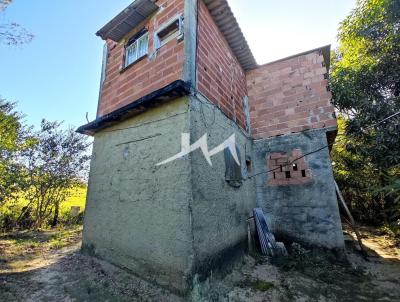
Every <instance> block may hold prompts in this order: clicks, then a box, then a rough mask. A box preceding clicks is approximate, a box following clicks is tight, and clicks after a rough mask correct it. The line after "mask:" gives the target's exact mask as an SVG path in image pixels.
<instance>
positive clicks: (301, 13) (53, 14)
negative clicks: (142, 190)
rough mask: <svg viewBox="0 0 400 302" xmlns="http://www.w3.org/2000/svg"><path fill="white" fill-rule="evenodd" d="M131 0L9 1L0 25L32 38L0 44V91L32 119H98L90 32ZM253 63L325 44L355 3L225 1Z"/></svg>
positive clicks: (97, 51) (97, 64) (97, 52)
mask: <svg viewBox="0 0 400 302" xmlns="http://www.w3.org/2000/svg"><path fill="white" fill-rule="evenodd" d="M131 2H132V0H113V1H99V0H84V1H82V0H57V1H54V0H34V1H31V0H14V3H13V4H12V5H10V7H9V8H8V9H7V10H6V11H5V12H4V13H1V14H0V23H4V22H7V21H15V22H17V23H20V24H22V25H23V26H24V27H25V28H27V29H28V30H29V31H30V32H32V33H33V34H34V35H35V38H34V40H33V41H32V42H31V43H30V44H26V45H23V46H19V47H9V46H3V45H0V96H1V97H2V98H6V99H8V100H12V101H17V102H18V109H19V110H20V111H22V112H23V113H25V114H26V121H27V122H28V123H29V124H33V125H36V126H37V125H38V124H39V123H40V120H41V119H42V118H46V119H48V120H59V121H65V126H69V125H71V126H79V125H81V124H84V123H85V122H86V118H85V115H86V112H88V113H89V119H90V120H92V119H94V118H95V113H96V107H97V99H98V88H99V78H100V69H101V56H102V47H103V42H102V41H101V39H100V38H98V37H96V36H95V32H96V31H97V30H98V29H99V28H100V27H102V26H103V25H104V24H105V23H107V22H108V21H109V20H110V19H111V18H112V17H114V16H115V15H116V14H117V13H119V12H120V11H121V10H122V9H123V8H125V7H126V6H127V5H129V4H130V3H131ZM229 2H230V4H231V7H232V9H233V11H234V13H235V16H236V18H237V20H238V22H239V24H240V26H241V28H242V31H243V32H244V34H245V36H246V38H247V41H248V42H249V45H250V47H251V49H252V51H253V53H254V55H255V57H256V59H257V61H258V63H266V62H269V61H273V60H276V59H279V58H283V57H286V56H289V55H292V54H295V53H299V52H302V51H306V50H308V49H313V48H316V47H319V46H323V45H326V44H332V45H333V46H335V45H336V34H337V27H338V23H339V22H340V21H341V20H343V18H344V17H345V16H346V15H347V14H348V13H349V12H350V10H351V9H352V8H353V7H354V5H355V0H335V1H332V0H306V1H299V0H280V1H276V0H262V1H261V0H230V1H229Z"/></svg>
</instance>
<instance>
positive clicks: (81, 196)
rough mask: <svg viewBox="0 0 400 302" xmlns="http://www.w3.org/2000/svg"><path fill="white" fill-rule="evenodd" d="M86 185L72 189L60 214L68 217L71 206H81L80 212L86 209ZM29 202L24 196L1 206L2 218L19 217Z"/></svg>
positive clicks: (0, 214)
mask: <svg viewBox="0 0 400 302" xmlns="http://www.w3.org/2000/svg"><path fill="white" fill-rule="evenodd" d="M86 192H87V187H86V186H79V187H76V188H74V189H71V195H70V196H69V197H68V198H67V200H66V201H65V202H63V203H62V204H61V210H60V216H61V217H67V216H68V214H69V212H70V210H71V207H73V206H78V207H80V212H83V211H84V210H85V205H86ZM27 204H28V202H27V201H26V200H25V199H24V198H20V199H18V200H17V201H13V202H8V203H5V204H3V205H2V206H0V220H2V219H3V217H4V216H5V215H7V216H9V217H12V219H13V220H14V219H17V218H18V217H19V215H20V213H21V211H22V209H23V207H24V206H26V205H27Z"/></svg>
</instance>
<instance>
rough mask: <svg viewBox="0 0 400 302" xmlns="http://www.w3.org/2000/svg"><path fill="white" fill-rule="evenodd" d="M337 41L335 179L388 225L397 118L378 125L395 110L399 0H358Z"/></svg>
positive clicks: (399, 158)
mask: <svg viewBox="0 0 400 302" xmlns="http://www.w3.org/2000/svg"><path fill="white" fill-rule="evenodd" d="M338 38H339V47H338V49H337V50H336V52H335V53H334V55H333V60H332V72H331V77H330V78H331V80H330V85H331V87H332V91H333V97H334V105H335V106H336V108H337V109H338V110H339V112H340V113H341V115H342V116H343V117H344V118H345V120H344V122H343V128H344V130H345V133H344V135H346V136H347V140H346V142H345V144H343V145H342V146H340V144H339V146H337V148H336V155H335V156H336V162H337V165H336V166H335V172H336V176H337V177H338V178H339V180H340V181H342V187H344V190H345V192H346V191H347V193H348V196H347V197H348V199H350V198H352V200H353V201H354V200H355V199H357V198H356V194H353V193H355V192H357V194H359V196H360V198H358V200H357V206H358V208H359V209H362V208H363V207H365V206H367V205H368V203H371V204H370V206H368V207H369V209H371V210H373V211H372V212H371V215H376V216H377V217H380V218H382V219H383V220H385V221H386V222H390V221H394V220H395V219H398V218H400V207H399V205H398V203H397V202H396V200H398V199H397V197H396V194H400V192H399V191H397V192H396V191H393V189H395V188H396V186H392V185H393V182H394V181H395V180H396V179H397V178H398V177H399V176H400V174H399V165H400V135H399V133H400V116H396V117H393V118H391V119H389V120H386V121H385V122H384V123H380V121H382V120H384V119H385V118H386V117H388V116H391V115H394V114H396V113H397V112H399V111H400V1H398V0H358V1H357V5H356V8H355V9H354V10H353V11H352V12H351V14H350V15H349V16H348V17H347V18H346V19H345V20H344V21H343V22H342V23H341V24H340V27H339V35H338ZM344 171H346V172H348V174H347V176H346V177H345V178H343V175H344V174H343V172H344ZM363 173H364V174H363ZM366 175H367V177H365V176H366ZM382 188H390V189H389V190H391V191H390V192H389V194H388V193H387V192H386V193H385V192H383V191H382V190H381V189H382ZM397 188H398V187H397ZM350 192H353V193H350ZM363 197H364V201H363ZM362 202H364V203H365V204H363V205H361V203H362ZM377 211H378V212H377ZM364 213H365V212H364Z"/></svg>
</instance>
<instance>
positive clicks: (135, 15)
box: [96, 0, 159, 42]
mask: <svg viewBox="0 0 400 302" xmlns="http://www.w3.org/2000/svg"><path fill="white" fill-rule="evenodd" d="M154 2H155V1H154V0H135V1H134V2H133V3H132V4H130V5H129V6H128V7H127V8H125V9H124V10H123V11H122V12H121V13H119V14H118V15H117V16H116V17H115V18H114V19H112V20H111V21H110V22H108V23H107V24H106V25H105V26H104V27H103V28H102V29H100V30H99V31H98V32H97V33H96V35H97V36H99V37H101V38H102V39H103V40H107V39H111V40H113V41H115V42H118V41H120V40H121V39H122V38H123V37H125V35H126V34H128V33H129V32H130V31H131V30H132V29H133V28H135V27H136V26H138V25H139V24H140V23H141V22H143V21H144V20H145V19H146V18H148V17H149V16H151V14H153V13H154V12H155V11H156V10H157V9H158V8H159V7H158V6H157V5H156V4H155V3H154Z"/></svg>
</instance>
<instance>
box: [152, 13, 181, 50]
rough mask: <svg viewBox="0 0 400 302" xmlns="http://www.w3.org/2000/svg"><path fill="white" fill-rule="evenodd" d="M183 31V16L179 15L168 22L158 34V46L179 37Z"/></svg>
mask: <svg viewBox="0 0 400 302" xmlns="http://www.w3.org/2000/svg"><path fill="white" fill-rule="evenodd" d="M181 32H182V18H181V17H178V18H176V19H175V20H173V21H171V22H170V23H169V24H167V25H166V26H165V27H164V28H163V29H161V30H159V31H158V32H157V34H156V48H160V47H161V46H163V45H165V44H166V43H167V42H169V41H171V40H172V39H174V38H176V37H178V36H179V35H180V34H181Z"/></svg>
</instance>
